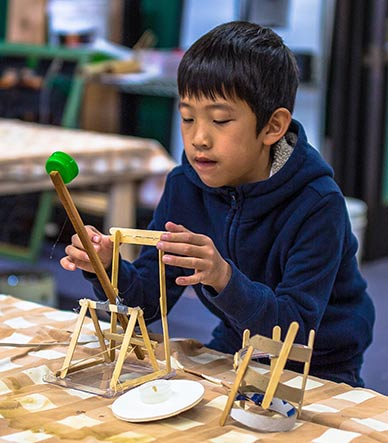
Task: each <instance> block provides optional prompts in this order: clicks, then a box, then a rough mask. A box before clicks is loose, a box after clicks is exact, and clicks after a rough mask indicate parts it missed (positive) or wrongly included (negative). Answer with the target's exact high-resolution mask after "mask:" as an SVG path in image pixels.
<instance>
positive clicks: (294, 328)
mask: <svg viewBox="0 0 388 443" xmlns="http://www.w3.org/2000/svg"><path fill="white" fill-rule="evenodd" d="M298 329H299V324H298V323H297V322H295V321H294V322H292V323H291V325H290V327H289V328H288V331H287V335H286V338H285V340H284V343H283V346H282V350H281V351H280V354H279V357H278V358H277V360H276V364H275V366H274V368H273V371H271V378H270V380H269V383H268V386H267V389H266V390H265V394H264V398H263V402H262V404H261V406H262V408H263V409H268V408H269V406H270V404H271V401H272V399H273V397H274V395H275V392H276V388H277V386H278V384H279V380H280V377H281V375H282V372H283V368H284V366H285V364H286V362H287V358H288V354H289V353H290V351H291V347H292V344H293V343H294V340H295V337H296V334H297V332H298Z"/></svg>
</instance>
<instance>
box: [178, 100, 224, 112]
mask: <svg viewBox="0 0 388 443" xmlns="http://www.w3.org/2000/svg"><path fill="white" fill-rule="evenodd" d="M192 107H193V106H191V105H190V104H189V103H187V102H184V101H180V102H179V104H178V108H179V109H182V108H188V109H191V108H192ZM205 109H220V110H221V111H231V110H232V106H230V105H229V104H228V103H211V104H209V105H206V106H205Z"/></svg>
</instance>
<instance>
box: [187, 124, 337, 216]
mask: <svg viewBox="0 0 388 443" xmlns="http://www.w3.org/2000/svg"><path fill="white" fill-rule="evenodd" d="M288 132H290V133H292V134H294V135H293V138H294V139H295V138H296V144H295V146H294V149H293V151H292V153H291V155H290V157H289V158H288V160H287V161H286V163H285V164H284V165H283V167H282V168H281V169H280V170H278V171H277V172H276V173H275V174H274V175H272V176H271V177H269V178H268V179H266V180H262V181H259V182H255V183H247V184H243V185H240V186H236V187H231V186H223V187H220V188H211V187H209V186H207V185H205V184H204V183H203V182H202V181H201V179H200V178H199V176H198V174H197V173H196V172H195V170H194V168H193V167H192V166H191V165H190V163H189V161H188V160H187V157H186V155H185V153H184V152H183V154H182V168H183V172H184V174H185V175H186V177H187V178H188V179H189V180H190V181H191V182H192V183H193V184H195V185H196V186H198V187H199V188H201V189H202V190H204V191H206V192H207V193H209V194H213V193H215V194H218V195H220V196H224V198H225V199H227V200H229V199H230V194H231V193H233V194H234V195H236V198H237V199H251V198H252V199H258V198H259V199H260V200H259V201H260V202H261V204H260V207H258V208H257V209H258V214H256V216H257V215H261V211H262V209H261V208H263V210H264V209H265V212H270V211H271V210H272V209H273V208H274V207H276V206H278V205H280V204H282V203H283V202H285V201H287V200H288V199H290V197H291V196H292V195H294V194H296V193H299V192H300V191H301V190H302V189H304V188H306V186H308V185H309V184H311V183H313V182H316V181H317V180H318V179H320V178H323V177H325V176H327V177H333V175H334V174H333V170H332V168H331V167H330V166H329V165H328V164H327V163H326V162H325V161H324V160H323V159H322V157H321V155H320V154H319V152H318V151H317V150H316V149H315V148H313V147H312V146H311V145H310V144H309V143H308V141H307V137H306V133H305V131H304V129H303V126H302V125H301V124H300V123H299V122H298V121H296V120H292V122H291V124H290V127H289V130H288ZM291 137H292V136H291ZM252 215H253V214H252Z"/></svg>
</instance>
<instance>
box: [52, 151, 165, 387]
mask: <svg viewBox="0 0 388 443" xmlns="http://www.w3.org/2000/svg"><path fill="white" fill-rule="evenodd" d="M46 170H47V172H48V173H49V175H50V178H51V181H52V182H53V184H54V187H55V190H56V192H57V194H58V197H59V199H60V201H61V203H62V205H63V207H64V209H65V211H66V213H67V215H68V217H69V219H70V221H71V223H72V225H73V227H74V230H75V231H76V233H77V234H78V236H79V238H80V240H81V243H82V245H83V247H84V249H85V251H86V252H87V254H88V256H89V258H90V262H91V264H92V266H93V269H94V271H95V273H96V276H97V278H98V280H99V282H100V284H101V286H102V288H103V290H104V293H105V294H106V296H107V301H106V302H98V301H94V300H90V299H81V300H80V301H79V304H80V307H81V309H80V312H79V317H78V321H77V324H76V327H75V330H74V332H73V335H72V338H71V341H70V345H69V348H68V351H67V354H66V357H65V359H64V362H63V365H62V368H61V369H60V370H58V371H57V372H56V373H55V377H56V378H57V379H59V380H64V379H65V378H66V377H68V375H69V374H72V373H74V372H77V371H81V370H84V369H87V368H91V367H93V366H96V365H101V364H110V365H112V364H114V369H113V373H112V376H111V379H110V381H109V388H108V391H109V394H110V395H115V394H116V393H119V392H122V391H124V390H126V389H128V388H132V387H135V386H138V385H140V384H142V383H145V382H147V381H151V380H155V379H157V378H162V377H166V376H168V375H169V374H170V373H171V358H170V346H169V334H168V323H167V295H166V276H165V265H164V263H163V260H162V257H163V252H162V251H158V254H159V255H158V262H159V290H160V297H159V302H160V314H161V321H162V329H163V345H164V355H165V364H164V365H163V366H164V367H161V365H160V363H159V362H158V360H157V358H156V355H155V348H156V346H157V342H156V341H154V340H151V339H150V336H149V334H148V330H147V326H146V323H145V320H144V316H143V311H142V309H141V308H140V307H128V306H125V305H124V304H122V302H121V299H120V297H119V290H118V271H119V248H120V245H121V244H123V243H127V244H133V245H147V246H156V244H157V242H158V241H159V240H160V236H161V234H162V232H161V231H150V230H141V229H123V228H111V229H110V234H111V240H112V241H113V257H112V275H111V279H110V280H109V277H108V274H107V272H106V270H105V269H104V267H103V265H102V262H101V260H100V258H99V256H98V254H97V252H96V250H95V249H94V246H93V244H92V242H91V240H90V238H89V236H88V233H87V230H86V228H85V226H84V223H83V221H82V219H81V217H80V215H79V212H78V210H77V208H76V207H75V205H74V202H73V200H72V198H71V195H70V193H69V191H68V189H67V187H66V184H65V183H69V182H70V181H71V180H72V179H73V178H74V177H75V176H76V175H77V174H78V166H77V165H76V163H75V162H74V160H73V159H72V158H71V157H70V156H68V155H67V154H65V153H63V152H55V153H54V154H52V156H51V157H50V158H49V159H48V160H47V162H46ZM98 311H106V312H108V313H109V314H110V328H109V330H102V329H101V326H100V323H99V320H98V315H97V312H98ZM88 313H89V315H90V317H91V319H92V322H93V325H94V328H95V331H96V336H97V339H98V342H99V346H100V352H99V353H98V354H97V356H95V357H90V358H88V359H86V360H85V361H84V360H82V361H80V362H75V363H73V357H74V353H75V350H76V347H77V344H78V342H79V338H80V334H81V330H82V327H83V324H84V321H85V318H86V315H87V314H88ZM118 323H119V324H118ZM136 327H138V329H139V330H140V333H137V332H136ZM132 353H134V354H135V355H136V357H137V359H139V360H144V359H146V358H148V363H149V364H148V368H147V370H146V371H145V372H146V373H145V374H144V372H141V371H139V373H138V374H136V375H135V376H133V374H132V375H131V377H130V378H128V379H126V380H125V381H123V380H120V376H121V375H122V371H123V366H124V363H125V361H126V359H127V357H128V356H129V355H130V354H132ZM116 357H117V358H116ZM114 362H115V363H114ZM143 368H145V366H144V365H143Z"/></svg>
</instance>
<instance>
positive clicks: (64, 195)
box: [50, 171, 128, 330]
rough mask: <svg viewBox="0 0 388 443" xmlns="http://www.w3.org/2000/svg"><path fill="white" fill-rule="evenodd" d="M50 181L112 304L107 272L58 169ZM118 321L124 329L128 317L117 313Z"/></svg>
mask: <svg viewBox="0 0 388 443" xmlns="http://www.w3.org/2000/svg"><path fill="white" fill-rule="evenodd" d="M50 178H51V181H52V182H53V184H54V187H55V190H56V192H57V194H58V197H59V199H60V201H61V203H62V205H63V207H64V209H65V211H66V213H67V215H68V217H69V219H70V221H71V223H72V225H73V227H74V230H75V232H76V233H77V234H78V236H79V238H80V240H81V243H82V246H83V247H84V248H85V251H86V252H87V254H88V256H89V259H90V262H91V264H92V267H93V269H94V272H95V273H96V276H97V278H98V281H99V282H100V284H101V286H102V289H103V291H104V293H105V295H106V296H107V298H108V300H109V302H110V303H112V304H116V294H115V291H114V289H113V287H112V285H111V283H110V280H109V277H108V274H107V273H106V270H105V268H104V266H103V264H102V262H101V259H100V257H99V256H98V254H97V252H96V250H95V249H94V246H93V243H92V241H91V240H90V238H89V236H88V233H87V231H86V228H85V225H84V223H83V221H82V219H81V216H80V215H79V212H78V210H77V208H76V207H75V205H74V202H73V199H72V198H71V195H70V193H69V191H68V189H67V187H66V185H65V183H64V182H63V180H62V177H61V175H60V173H59V172H58V171H52V172H50ZM118 318H119V321H120V324H121V326H122V327H123V329H124V330H125V329H126V327H127V324H128V319H127V317H126V316H124V315H122V314H119V315H118Z"/></svg>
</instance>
